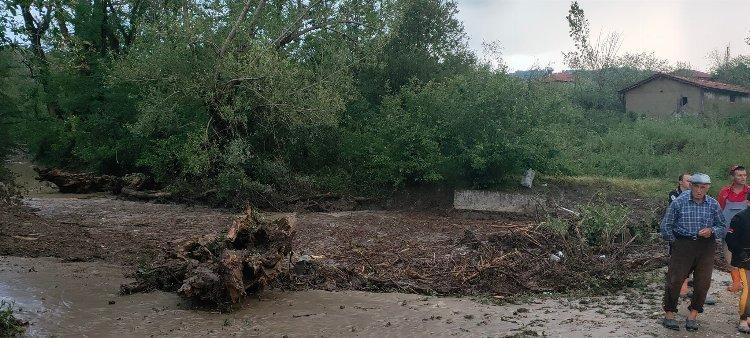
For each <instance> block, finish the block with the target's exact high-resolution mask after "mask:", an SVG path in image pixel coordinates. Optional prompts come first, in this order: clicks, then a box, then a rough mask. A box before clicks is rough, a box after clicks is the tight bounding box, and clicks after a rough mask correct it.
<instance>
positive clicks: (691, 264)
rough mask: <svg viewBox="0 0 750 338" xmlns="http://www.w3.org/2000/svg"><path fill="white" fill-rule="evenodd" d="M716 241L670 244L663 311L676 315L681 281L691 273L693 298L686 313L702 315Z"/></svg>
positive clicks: (704, 240)
mask: <svg viewBox="0 0 750 338" xmlns="http://www.w3.org/2000/svg"><path fill="white" fill-rule="evenodd" d="M715 253H716V240H715V239H714V238H713V236H712V237H711V238H700V239H696V240H692V239H683V238H680V239H677V240H676V241H674V242H673V243H672V254H671V255H670V257H669V268H668V269H667V282H666V286H665V288H664V311H666V312H677V302H678V301H679V299H680V287H681V286H682V282H683V281H685V279H686V278H687V277H688V276H689V275H690V273H691V272H692V273H693V298H692V299H691V300H690V306H688V310H691V311H692V310H697V311H698V312H703V303H704V302H705V301H706V295H707V294H708V288H709V287H711V274H712V273H713V270H714V254H715Z"/></svg>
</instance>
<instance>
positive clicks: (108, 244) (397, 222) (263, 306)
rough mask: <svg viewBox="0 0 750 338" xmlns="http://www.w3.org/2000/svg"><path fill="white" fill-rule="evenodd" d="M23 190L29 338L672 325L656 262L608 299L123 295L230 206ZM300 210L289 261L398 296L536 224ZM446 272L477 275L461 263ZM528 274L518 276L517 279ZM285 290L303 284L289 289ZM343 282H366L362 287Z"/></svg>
mask: <svg viewBox="0 0 750 338" xmlns="http://www.w3.org/2000/svg"><path fill="white" fill-rule="evenodd" d="M30 190H31V191H30V192H28V193H27V197H26V198H25V199H24V200H23V206H15V207H2V208H0V255H1V256H12V257H3V258H1V259H0V298H2V299H4V300H13V301H15V302H16V305H17V313H18V315H19V316H20V317H21V318H24V319H27V320H29V321H30V322H31V326H30V328H29V331H28V332H29V333H30V334H32V335H94V336H99V335H109V336H123V335H136V336H138V335H144V334H158V335H178V336H185V335H196V336H197V335H261V336H267V335H285V334H286V335H290V336H300V335H301V336H309V335H322V336H330V335H364V336H375V335H378V336H404V335H407V336H416V335H425V334H430V333H432V334H435V335H440V336H449V335H471V336H475V335H482V336H484V335H490V336H513V335H518V336H524V335H526V336H529V335H532V336H533V335H545V334H548V335H556V336H560V335H562V336H569V335H573V336H644V335H652V336H665V335H670V334H672V333H671V332H667V331H665V330H664V329H662V328H661V327H660V326H659V325H658V323H657V318H658V317H659V308H660V305H659V303H660V292H661V288H660V282H659V275H658V274H659V273H661V272H656V274H657V275H656V276H655V278H654V279H653V280H652V281H651V282H650V283H647V285H648V286H647V287H641V288H637V289H635V288H630V289H624V290H622V291H618V292H615V293H614V295H612V296H609V297H575V296H569V297H564V298H553V297H551V296H550V295H549V294H547V295H545V294H537V295H536V296H534V297H533V298H529V299H527V300H525V301H523V302H522V303H520V304H507V303H506V304H505V305H492V304H494V303H495V302H496V301H497V300H498V299H500V298H499V297H505V295H497V297H498V298H495V297H492V296H491V295H485V296H484V297H488V298H471V299H469V298H452V297H440V298H438V297H432V296H421V295H415V294H404V293H367V292H353V291H343V292H342V291H339V292H327V291H322V290H319V291H315V290H306V289H309V288H308V287H309V286H311V287H314V288H317V289H330V290H342V289H347V286H346V285H342V284H340V283H338V284H337V283H333V284H331V283H328V282H327V281H325V280H323V281H314V280H313V281H311V280H304V279H299V278H291V279H288V280H285V281H284V283H280V284H279V285H276V288H274V289H272V290H271V291H270V292H269V293H265V294H263V295H262V296H261V299H260V300H250V301H249V302H248V303H247V304H244V305H243V307H242V309H240V310H239V311H237V312H234V313H232V314H218V313H211V312H205V311H195V310H190V309H189V308H188V307H187V306H186V305H185V304H184V302H182V301H180V300H179V299H178V298H177V297H176V296H175V295H173V294H166V293H161V292H153V293H149V294H137V295H131V296H118V295H117V291H118V286H119V285H120V284H121V283H123V282H126V281H128V279H127V278H126V276H129V275H131V274H132V272H133V271H134V269H135V268H136V267H137V266H139V265H142V264H143V265H148V263H149V262H150V261H151V260H152V259H153V258H154V257H157V256H158V255H159V254H160V252H162V251H163V249H166V248H167V247H168V245H169V244H168V243H169V242H170V241H173V240H177V239H181V238H185V237H191V236H196V235H205V234H217V233H219V232H221V231H224V230H226V228H227V226H228V225H229V224H230V222H231V220H232V219H233V218H234V217H236V216H237V215H236V214H234V213H232V212H229V211H226V210H220V209H211V208H205V207H199V206H186V205H177V204H155V203H143V202H132V201H126V200H121V199H117V198H115V197H112V196H107V195H60V194H54V193H50V191H49V190H46V191H45V190H44V189H41V188H39V187H34V189H30ZM269 216H275V215H273V214H270V215H269ZM297 220H298V222H297V237H296V239H295V243H294V247H295V248H294V249H295V258H294V259H295V260H296V259H298V258H299V257H300V256H303V255H306V256H308V257H309V258H311V259H312V260H313V261H314V262H315V263H316V264H321V265H323V266H332V267H334V269H335V268H336V267H345V270H346V271H345V273H356V274H358V275H360V276H374V277H375V279H377V278H381V279H382V278H383V277H384V276H385V277H387V276H398V277H403V280H402V282H403V281H406V283H401V284H399V283H387V284H388V285H389V287H387V288H383V289H381V291H382V290H384V289H387V290H395V291H404V292H414V291H418V292H429V291H438V292H441V291H442V290H425V289H424V288H425V286H427V287H429V286H430V285H432V286H434V285H436V284H435V283H434V282H433V283H432V284H431V283H430V282H431V281H434V280H440V277H445V276H442V275H439V274H444V273H446V271H445V270H441V269H439V268H435V269H434V272H433V274H432V275H430V274H429V273H426V272H425V271H428V272H429V271H432V270H430V269H429V267H430V266H435V267H438V266H440V265H441V264H442V265H445V264H447V263H456V260H460V258H461V257H462V255H463V254H465V253H466V252H467V250H468V249H467V245H468V246H471V243H470V242H471V238H470V239H469V242H467V241H466V238H465V237H467V236H466V234H467V230H468V231H469V232H471V233H472V234H473V235H474V236H476V238H477V239H478V240H480V241H481V240H485V239H486V238H488V237H489V236H491V235H493V234H500V235H503V236H505V235H509V234H512V233H518V232H519V231H521V232H522V231H533V225H534V224H536V223H537V221H536V220H533V219H528V218H519V217H476V215H466V214H461V213H453V212H449V211H447V210H440V209H439V208H438V209H432V210H430V211H352V212H333V213H300V214H298V215H297ZM15 257H56V258H55V259H49V258H15ZM458 263H460V261H459V262H458ZM290 266H291V265H290ZM460 266H461V264H454V267H460ZM420 269H421V270H420ZM417 271H418V272H417ZM415 273H416V274H415ZM448 273H455V274H456V275H455V276H470V277H471V276H473V275H474V274H472V273H470V272H467V271H458V270H456V271H449V272H448ZM724 275H725V274H723V273H719V272H717V273H716V274H715V278H716V283H715V286H714V287H713V289H712V290H713V291H712V292H714V293H716V295H717V296H718V297H719V305H718V306H717V307H713V308H709V310H708V311H707V315H706V317H705V318H706V319H704V324H705V325H706V326H707V327H706V330H704V331H702V334H703V335H710V336H715V335H724V334H731V333H733V332H734V329H733V325H732V321H733V316H734V315H733V313H734V311H735V310H734V306H735V302H736V295H731V294H727V293H726V292H722V291H716V290H722V289H723V287H722V286H721V285H720V281H721V280H722V279H726V276H724ZM455 276H454V277H451V278H455ZM451 278H448V279H446V280H450V279H451ZM443 279H445V278H443ZM519 279H522V278H519ZM370 282H372V280H370V281H368V283H370ZM386 282H388V281H386ZM527 282H528V281H526V280H518V281H517V283H518V284H519V285H521V286H523V285H524V283H527ZM437 285H439V284H437ZM365 286H366V285H365ZM371 286H372V285H371ZM381 286H382V285H381ZM394 286H395V287H394ZM448 287H450V285H448ZM532 287H533V286H532ZM290 288H291V289H294V290H306V291H294V292H290V291H289V289H290ZM349 289H358V290H367V289H368V288H367V287H364V286H363V285H362V284H358V285H353V286H351V287H349ZM374 289H376V290H377V289H378V285H375V287H374ZM284 290H286V291H284ZM447 291H448V292H447V293H449V294H450V293H451V292H450V291H451V290H447ZM537 291H538V290H537ZM454 293H455V292H454ZM516 301H519V300H516ZM110 303H112V304H110Z"/></svg>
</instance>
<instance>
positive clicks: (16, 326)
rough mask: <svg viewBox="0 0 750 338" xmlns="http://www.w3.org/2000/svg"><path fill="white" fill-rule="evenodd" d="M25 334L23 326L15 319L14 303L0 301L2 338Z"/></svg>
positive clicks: (0, 334)
mask: <svg viewBox="0 0 750 338" xmlns="http://www.w3.org/2000/svg"><path fill="white" fill-rule="evenodd" d="M23 332H24V327H23V325H21V323H20V322H19V321H18V320H17V319H16V318H15V317H13V303H9V302H6V301H5V300H0V336H2V337H13V336H16V335H20V334H22V333H23Z"/></svg>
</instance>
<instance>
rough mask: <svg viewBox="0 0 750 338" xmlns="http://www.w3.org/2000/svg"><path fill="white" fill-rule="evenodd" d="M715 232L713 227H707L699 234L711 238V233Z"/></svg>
mask: <svg viewBox="0 0 750 338" xmlns="http://www.w3.org/2000/svg"><path fill="white" fill-rule="evenodd" d="M712 233H713V230H711V228H705V229H701V230H700V231H698V236H701V237H703V238H709V237H711V234H712Z"/></svg>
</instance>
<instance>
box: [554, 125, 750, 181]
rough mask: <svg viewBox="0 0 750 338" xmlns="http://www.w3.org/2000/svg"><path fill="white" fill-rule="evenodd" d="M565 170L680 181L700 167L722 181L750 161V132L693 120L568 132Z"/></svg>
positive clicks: (572, 172)
mask: <svg viewBox="0 0 750 338" xmlns="http://www.w3.org/2000/svg"><path fill="white" fill-rule="evenodd" d="M568 135H570V137H569V138H568V143H567V145H566V146H564V147H563V148H562V149H561V156H560V161H561V168H564V169H563V170H561V172H562V173H567V174H571V175H592V176H609V177H628V178H650V177H654V178H660V179H663V180H668V181H672V180H675V179H676V177H677V175H679V174H680V173H682V172H685V171H688V172H695V171H700V172H704V173H707V174H709V175H711V176H713V177H715V178H717V181H720V180H722V179H723V178H724V177H726V170H727V168H728V167H729V165H731V164H733V163H744V164H747V163H750V153H748V152H746V151H742V150H741V149H747V148H748V147H750V134H747V133H744V132H740V131H737V130H734V129H732V128H728V127H726V126H723V125H720V124H707V123H705V122H704V121H700V120H692V119H664V120H654V119H639V120H637V121H634V122H629V121H626V122H619V123H616V124H614V125H612V126H611V127H610V128H609V129H608V130H607V131H606V132H603V133H597V132H593V131H586V130H576V131H573V132H568Z"/></svg>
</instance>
